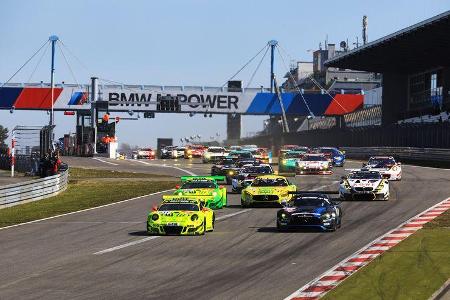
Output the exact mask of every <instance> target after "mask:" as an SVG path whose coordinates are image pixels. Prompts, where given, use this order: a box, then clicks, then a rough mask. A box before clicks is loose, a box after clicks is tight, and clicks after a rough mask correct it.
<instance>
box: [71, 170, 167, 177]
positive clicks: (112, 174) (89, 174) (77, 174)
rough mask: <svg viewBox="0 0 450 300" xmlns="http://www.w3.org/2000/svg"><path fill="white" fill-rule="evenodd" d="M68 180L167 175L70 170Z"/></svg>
mask: <svg viewBox="0 0 450 300" xmlns="http://www.w3.org/2000/svg"><path fill="white" fill-rule="evenodd" d="M69 174H70V179H87V178H160V177H168V176H167V175H158V174H146V173H134V172H122V171H113V170H102V169H85V168H70V169H69Z"/></svg>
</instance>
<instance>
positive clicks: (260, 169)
mask: <svg viewBox="0 0 450 300" xmlns="http://www.w3.org/2000/svg"><path fill="white" fill-rule="evenodd" d="M242 172H243V173H256V174H271V173H272V169H271V168H270V167H269V166H252V167H245V168H244V170H243V171H242Z"/></svg>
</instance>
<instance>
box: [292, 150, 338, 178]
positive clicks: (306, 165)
mask: <svg viewBox="0 0 450 300" xmlns="http://www.w3.org/2000/svg"><path fill="white" fill-rule="evenodd" d="M331 166H332V165H331V163H330V162H329V161H328V160H327V159H326V157H325V156H324V155H323V154H307V155H304V156H303V158H302V159H301V160H299V161H297V163H296V166H295V173H296V174H300V175H302V174H320V175H331V174H333V171H332V167H331Z"/></svg>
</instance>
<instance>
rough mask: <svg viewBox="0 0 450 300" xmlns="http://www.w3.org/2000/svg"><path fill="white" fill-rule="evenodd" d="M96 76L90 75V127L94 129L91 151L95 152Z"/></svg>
mask: <svg viewBox="0 0 450 300" xmlns="http://www.w3.org/2000/svg"><path fill="white" fill-rule="evenodd" d="M97 79H98V78H97V77H91V128H92V129H93V130H94V145H93V152H94V154H97V113H96V102H97V98H98V81H97Z"/></svg>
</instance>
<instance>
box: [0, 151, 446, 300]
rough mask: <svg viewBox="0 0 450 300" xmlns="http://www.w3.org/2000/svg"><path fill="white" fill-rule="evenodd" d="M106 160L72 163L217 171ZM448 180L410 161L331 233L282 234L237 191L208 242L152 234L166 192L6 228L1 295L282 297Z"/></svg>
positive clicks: (331, 185)
mask: <svg viewBox="0 0 450 300" xmlns="http://www.w3.org/2000/svg"><path fill="white" fill-rule="evenodd" d="M101 160H103V161H99V160H93V159H88V158H86V159H72V160H71V161H70V162H69V163H70V164H72V165H77V166H86V167H94V168H95V167H98V168H107V169H115V170H125V171H134V172H149V173H161V174H165V175H174V176H179V175H185V174H186V171H188V172H192V173H195V174H207V173H208V172H209V168H210V166H209V165H203V164H201V163H199V162H196V161H194V162H192V163H188V162H186V161H184V160H179V161H165V162H164V161H144V162H145V163H142V162H137V161H128V160H126V161H115V160H108V159H101ZM104 161H107V162H109V163H111V164H108V163H105V162H104ZM161 164H166V166H165V167H158V166H154V165H161ZM359 165H360V164H359V163H355V162H348V163H347V165H346V168H352V167H357V166H359ZM171 166H172V167H175V168H172V167H171ZM177 168H182V169H185V171H181V170H179V169H177ZM335 171H336V172H335V174H334V175H331V176H314V175H312V176H311V175H309V176H297V177H295V178H291V179H290V180H291V181H292V182H295V183H296V184H297V185H298V186H299V188H302V189H319V190H321V189H322V190H330V189H336V188H337V184H338V180H339V178H340V176H342V175H343V174H344V172H345V171H344V169H342V168H337V169H335ZM449 181H450V170H444V169H432V168H422V167H414V166H406V165H405V166H403V180H402V181H401V182H394V183H392V185H391V199H390V200H389V201H388V202H352V203H348V202H346V203H343V209H344V215H343V226H342V228H340V229H339V230H338V231H337V232H334V233H323V232H314V231H303V232H287V233H278V232H276V229H275V214H276V210H277V209H276V208H273V209H272V208H252V209H249V210H243V209H242V208H240V206H239V196H238V195H231V194H230V195H229V200H228V201H229V204H230V206H229V207H227V208H224V209H222V210H219V211H217V214H216V217H217V219H220V220H219V221H217V222H216V229H215V231H214V232H212V233H207V234H206V235H205V236H198V237H176V236H169V237H164V236H163V237H156V238H155V237H148V236H147V235H146V233H145V219H146V215H147V213H148V211H149V209H150V208H151V207H152V205H153V204H157V203H159V201H160V199H161V195H154V196H149V197H145V198H141V199H137V200H133V201H128V202H123V203H118V204H115V205H110V206H106V207H102V208H97V209H93V210H88V211H84V212H80V213H76V214H71V215H67V216H63V217H59V218H53V219H48V220H43V221H40V222H36V223H31V224H25V225H22V226H17V227H12V228H7V229H2V230H0V266H1V268H0V299H37V298H41V299H111V298H114V299H194V298H196V299H255V298H258V299H283V298H284V297H287V296H288V295H290V294H291V293H292V292H294V291H295V290H297V289H298V288H300V287H301V286H303V285H304V284H306V283H307V282H308V281H310V280H311V279H313V278H315V277H316V276H318V275H320V274H321V273H322V272H324V271H326V270H328V269H329V268H330V267H332V266H334V265H335V264H336V263H338V262H339V261H341V260H342V259H344V258H345V257H347V256H349V255H350V254H352V253H353V252H355V251H356V250H358V249H360V248H361V247H363V246H364V245H366V244H367V243H369V242H370V241H372V240H373V239H375V238H376V237H378V236H380V235H381V234H383V233H385V232H387V231H388V230H389V229H392V228H394V227H396V226H397V225H399V224H400V223H402V222H403V221H405V220H407V219H408V218H410V217H412V216H414V215H416V214H417V213H419V212H421V211H423V210H424V209H426V208H428V207H430V206H432V205H433V204H435V203H437V202H439V201H441V200H443V199H445V198H447V197H448V196H449V195H450V184H449Z"/></svg>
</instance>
